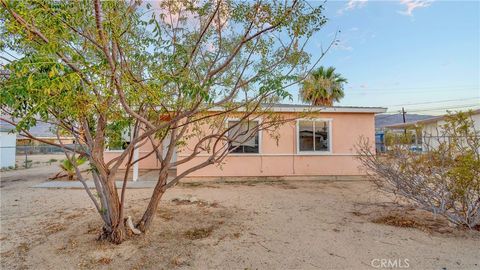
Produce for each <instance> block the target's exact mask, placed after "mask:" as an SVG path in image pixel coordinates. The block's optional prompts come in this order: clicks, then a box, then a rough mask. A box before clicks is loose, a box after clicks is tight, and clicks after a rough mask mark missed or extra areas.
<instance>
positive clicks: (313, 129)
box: [298, 120, 331, 152]
mask: <svg viewBox="0 0 480 270" xmlns="http://www.w3.org/2000/svg"><path fill="white" fill-rule="evenodd" d="M329 133H330V122H329V121H323V120H313V121H303V120H302V121H299V122H298V147H299V149H298V150H299V152H330V136H331V134H329Z"/></svg>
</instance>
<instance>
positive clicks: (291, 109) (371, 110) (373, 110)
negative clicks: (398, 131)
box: [209, 106, 387, 113]
mask: <svg viewBox="0 0 480 270" xmlns="http://www.w3.org/2000/svg"><path fill="white" fill-rule="evenodd" d="M222 110H224V108H222V107H213V108H211V109H209V111H222ZM244 110H245V109H244V108H240V109H238V110H237V111H244ZM270 110H271V111H273V112H312V113H314V112H316V113H384V112H386V111H387V108H381V107H318V106H317V107H312V106H295V107H293V106H292V107H282V106H273V107H271V108H270Z"/></svg>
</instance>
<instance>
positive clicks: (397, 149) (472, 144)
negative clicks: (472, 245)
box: [357, 112, 480, 229]
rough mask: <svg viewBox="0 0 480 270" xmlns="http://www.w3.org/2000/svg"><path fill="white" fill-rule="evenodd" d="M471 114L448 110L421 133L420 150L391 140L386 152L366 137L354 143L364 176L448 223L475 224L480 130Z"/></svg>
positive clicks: (479, 221) (478, 224) (479, 205)
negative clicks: (378, 151)
mask: <svg viewBox="0 0 480 270" xmlns="http://www.w3.org/2000/svg"><path fill="white" fill-rule="evenodd" d="M471 115H472V113H471V112H469V113H456V114H449V115H448V116H446V117H445V119H444V121H445V123H444V124H441V125H439V126H438V127H437V128H436V130H434V131H433V132H430V133H426V132H424V134H423V139H424V140H423V148H424V152H422V153H417V152H413V151H411V150H410V149H409V147H405V144H404V143H405V141H401V140H400V141H398V142H394V141H392V144H391V147H390V148H389V149H390V151H388V152H387V153H386V154H385V155H382V156H377V155H375V152H374V149H373V148H372V147H371V145H370V142H368V140H365V139H361V140H360V142H359V144H358V145H357V152H358V153H359V159H360V161H361V163H362V165H363V168H364V169H365V170H366V172H367V175H368V176H369V178H370V179H372V180H373V182H374V183H375V184H377V186H378V187H379V188H380V189H381V190H383V191H386V192H388V193H392V194H394V195H396V196H401V197H404V198H407V199H409V200H411V201H413V202H414V203H416V204H417V205H418V206H420V207H421V208H423V209H426V210H428V211H430V212H433V213H434V214H440V215H443V216H445V217H446V218H447V219H448V220H449V221H450V222H451V223H453V224H456V225H460V226H467V227H469V228H476V229H480V136H479V135H480V133H479V132H478V131H477V130H475V127H474V122H473V120H472V118H471Z"/></svg>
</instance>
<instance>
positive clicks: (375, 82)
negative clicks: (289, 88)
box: [293, 0, 480, 114]
mask: <svg viewBox="0 0 480 270" xmlns="http://www.w3.org/2000/svg"><path fill="white" fill-rule="evenodd" d="M312 4H313V5H318V4H322V2H320V1H319V2H312ZM324 7H325V14H326V16H327V18H328V19H329V21H328V23H327V25H325V27H324V28H323V29H322V30H321V31H320V32H319V33H318V34H317V35H316V36H315V37H314V39H313V42H311V43H310V44H309V47H308V50H309V51H310V52H311V53H313V54H314V55H315V54H317V55H318V51H319V48H320V47H321V46H323V47H326V46H327V45H328V43H329V42H330V41H331V40H332V38H333V33H335V31H336V30H337V29H339V30H341V33H340V34H339V35H338V36H337V38H338V39H339V40H340V42H339V44H338V46H336V47H335V48H333V49H331V50H330V51H329V52H328V54H327V56H326V57H325V58H324V59H323V60H322V62H321V65H324V66H330V65H331V66H334V67H336V68H337V71H338V72H340V73H341V74H343V75H344V76H345V77H346V78H347V79H348V81H349V83H348V84H347V85H346V89H345V90H346V91H345V92H346V96H345V98H344V99H343V100H342V101H341V102H340V103H339V104H338V105H353V106H385V107H389V108H390V110H389V111H391V112H396V111H398V110H399V109H401V105H404V106H405V108H406V110H407V111H409V112H411V113H419V114H441V113H444V112H445V110H442V109H445V108H452V109H457V107H458V108H460V107H463V108H467V107H468V105H476V106H470V107H476V108H478V107H480V2H479V1H421V0H420V1H419V0H414V1H410V0H403V1H401V0H396V1H395V0H391V1H372V0H368V1H365V0H363V1H328V2H327V3H325V4H324ZM293 94H294V96H295V97H297V96H298V93H297V92H296V91H295V90H293ZM417 103H421V104H417ZM393 105H395V106H393ZM430 108H432V110H428V109H430ZM425 110H427V111H425Z"/></svg>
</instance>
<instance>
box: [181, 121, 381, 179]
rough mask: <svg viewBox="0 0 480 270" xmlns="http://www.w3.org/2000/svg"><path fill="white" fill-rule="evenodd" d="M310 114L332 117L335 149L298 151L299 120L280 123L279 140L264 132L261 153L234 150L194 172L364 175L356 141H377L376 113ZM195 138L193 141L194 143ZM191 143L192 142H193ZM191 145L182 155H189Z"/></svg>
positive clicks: (201, 174) (197, 160) (198, 174)
mask: <svg viewBox="0 0 480 270" xmlns="http://www.w3.org/2000/svg"><path fill="white" fill-rule="evenodd" d="M310 117H315V118H322V119H323V118H325V119H331V121H332V122H331V123H332V129H331V130H332V134H331V137H330V138H331V139H332V149H331V153H328V154H327V153H322V154H304V153H297V131H296V122H291V123H288V124H285V125H283V126H281V127H280V130H279V131H278V133H279V134H280V138H279V140H278V143H277V141H276V140H275V139H273V138H271V136H269V134H267V133H266V132H265V131H261V132H263V134H261V139H260V154H230V156H228V157H227V158H226V159H225V161H224V162H223V163H222V164H219V165H211V166H208V167H205V168H203V169H200V170H198V171H196V172H193V173H191V174H190V175H189V176H192V177H208V176H215V177H219V176H295V175H361V174H363V173H362V171H361V170H359V168H358V166H359V163H358V161H357V160H356V153H355V149H354V145H355V144H356V142H357V141H358V139H359V138H360V136H364V137H366V138H368V139H369V140H370V141H371V142H372V143H374V142H375V124H374V122H375V120H374V114H373V113H316V114H314V115H311V116H310ZM193 143H194V142H191V144H193ZM191 144H190V145H191ZM188 153H189V151H188V149H183V150H182V151H180V152H179V153H178V158H179V159H181V158H182V157H184V156H186V155H188ZM205 159H206V156H205V155H204V156H202V155H200V156H198V157H196V158H195V159H193V160H192V161H190V162H187V163H184V164H181V165H179V166H178V167H177V174H180V173H182V172H184V171H185V170H187V169H188V168H190V167H192V166H194V165H195V164H198V163H200V162H201V161H203V160H205Z"/></svg>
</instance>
